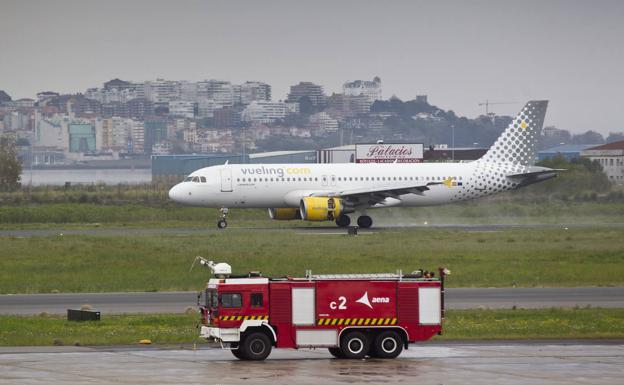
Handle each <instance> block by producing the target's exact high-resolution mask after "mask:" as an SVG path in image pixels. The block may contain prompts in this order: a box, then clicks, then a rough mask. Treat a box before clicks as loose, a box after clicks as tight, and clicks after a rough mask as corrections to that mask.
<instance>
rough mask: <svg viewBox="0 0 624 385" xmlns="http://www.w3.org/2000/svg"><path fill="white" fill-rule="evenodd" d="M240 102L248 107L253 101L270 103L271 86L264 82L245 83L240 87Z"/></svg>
mask: <svg viewBox="0 0 624 385" xmlns="http://www.w3.org/2000/svg"><path fill="white" fill-rule="evenodd" d="M240 95H241V96H240V99H241V100H240V102H241V104H244V105H248V104H249V103H251V102H253V101H270V100H271V86H270V85H268V84H266V83H262V82H245V83H243V84H241V86H240Z"/></svg>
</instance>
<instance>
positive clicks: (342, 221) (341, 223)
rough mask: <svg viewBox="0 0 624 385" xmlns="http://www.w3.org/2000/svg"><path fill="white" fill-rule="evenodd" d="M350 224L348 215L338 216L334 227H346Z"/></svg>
mask: <svg viewBox="0 0 624 385" xmlns="http://www.w3.org/2000/svg"><path fill="white" fill-rule="evenodd" d="M350 224H351V218H349V216H348V215H345V214H340V216H338V218H336V226H338V227H347V226H349V225H350Z"/></svg>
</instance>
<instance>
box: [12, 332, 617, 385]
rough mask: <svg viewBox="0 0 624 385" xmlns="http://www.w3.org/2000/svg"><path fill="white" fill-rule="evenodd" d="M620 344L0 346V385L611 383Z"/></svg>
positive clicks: (510, 384) (596, 384)
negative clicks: (247, 353)
mask: <svg viewBox="0 0 624 385" xmlns="http://www.w3.org/2000/svg"><path fill="white" fill-rule="evenodd" d="M623 360H624V344H622V341H618V342H616V343H614V344H612V343H608V342H600V341H594V342H588V343H587V342H583V343H578V342H575V343H572V344H565V343H563V344H562V343H548V342H546V343H544V342H541V343H540V342H538V343H522V342H520V343H518V342H513V343H511V342H496V343H469V344H448V343H447V344H444V343H442V344H440V343H426V344H423V345H414V346H412V347H410V349H409V350H407V351H404V352H403V354H401V356H399V358H397V359H395V360H380V359H366V360H338V359H333V358H331V356H330V355H329V353H328V352H327V351H326V350H325V349H319V350H300V351H297V350H281V349H276V350H274V351H273V352H272V353H271V356H270V357H269V358H268V359H267V360H266V361H264V362H243V361H238V360H236V359H234V357H233V356H232V355H231V354H230V353H229V352H227V351H223V350H221V349H216V348H202V349H200V350H197V351H193V350H163V349H158V348H134V347H132V348H123V349H112V350H109V349H106V350H100V349H93V348H80V347H78V348H76V347H65V348H64V347H61V348H57V347H48V348H0V385H5V384H6V385H9V384H10V385H35V384H42V383H45V384H49V385H55V384H93V385H99V384H150V385H168V384H176V385H177V384H202V385H205V384H254V385H262V384H271V385H275V384H314V385H316V384H319V383H323V384H325V385H330V384H379V383H384V384H406V383H409V384H416V383H417V384H419V385H429V384H435V385H438V384H445V385H453V384H462V385H464V384H479V385H488V384H493V385H494V384H495V385H515V384H522V385H532V384H535V385H538V384H539V385H545V384H549V385H550V384H561V385H575V384H578V385H581V384H591V385H601V384H605V385H607V384H609V385H613V384H619V383H621V381H622V375H623V374H624V369H622V365H621V364H622V361H623Z"/></svg>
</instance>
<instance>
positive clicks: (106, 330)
mask: <svg viewBox="0 0 624 385" xmlns="http://www.w3.org/2000/svg"><path fill="white" fill-rule="evenodd" d="M197 322H198V316H197V315H116V316H103V318H102V321H99V322H70V321H66V320H65V319H64V318H62V317H41V316H34V317H15V316H0V346H32V345H52V344H54V343H55V341H56V343H57V344H59V343H62V344H64V345H74V344H76V343H79V344H80V345H129V344H137V343H138V342H139V341H140V340H141V339H145V338H146V339H150V340H151V341H152V342H153V343H155V344H179V343H193V342H200V340H199V338H198V330H197V329H196V325H197ZM443 331H444V333H443V335H442V336H438V337H435V339H436V340H469V339H475V340H476V339H479V340H483V339H582V338H624V309H539V310H522V309H519V310H453V311H447V312H446V320H445V324H444V329H443ZM224 354H225V353H224Z"/></svg>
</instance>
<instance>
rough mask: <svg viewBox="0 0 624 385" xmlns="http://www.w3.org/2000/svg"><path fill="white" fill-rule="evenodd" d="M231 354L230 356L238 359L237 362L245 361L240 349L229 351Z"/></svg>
mask: <svg viewBox="0 0 624 385" xmlns="http://www.w3.org/2000/svg"><path fill="white" fill-rule="evenodd" d="M230 351H231V352H232V354H233V355H234V357H236V358H238V359H239V360H245V359H247V358H246V357H245V355H244V354H243V350H242V349H241V348H238V349H232V350H230Z"/></svg>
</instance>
